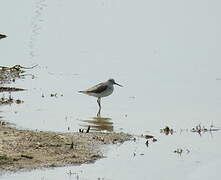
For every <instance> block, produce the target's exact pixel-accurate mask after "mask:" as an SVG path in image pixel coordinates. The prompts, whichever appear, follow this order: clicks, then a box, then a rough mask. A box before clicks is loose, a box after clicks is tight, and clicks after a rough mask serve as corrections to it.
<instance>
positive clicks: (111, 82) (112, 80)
mask: <svg viewBox="0 0 221 180" xmlns="http://www.w3.org/2000/svg"><path fill="white" fill-rule="evenodd" d="M108 82H109V83H110V84H116V85H118V86H120V87H123V86H122V85H120V84H118V83H116V82H115V80H114V79H112V78H111V79H109V80H108Z"/></svg>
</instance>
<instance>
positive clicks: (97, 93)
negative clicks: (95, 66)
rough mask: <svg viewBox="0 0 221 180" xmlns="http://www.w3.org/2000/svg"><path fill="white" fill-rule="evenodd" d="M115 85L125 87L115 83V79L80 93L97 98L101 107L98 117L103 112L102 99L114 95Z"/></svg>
mask: <svg viewBox="0 0 221 180" xmlns="http://www.w3.org/2000/svg"><path fill="white" fill-rule="evenodd" d="M114 84H116V85H118V86H120V87H123V86H122V85H120V84H118V83H116V82H115V80H114V79H109V80H107V81H105V82H102V83H99V84H97V85H95V86H93V87H91V88H88V89H86V90H84V91H78V92H80V93H83V94H87V95H89V96H94V97H97V98H98V99H97V103H98V106H99V111H98V113H97V116H99V115H100V111H101V98H102V97H106V96H109V95H111V94H112V93H113V91H114Z"/></svg>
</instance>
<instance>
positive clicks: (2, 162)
mask: <svg viewBox="0 0 221 180" xmlns="http://www.w3.org/2000/svg"><path fill="white" fill-rule="evenodd" d="M130 139H131V135H128V134H125V133H114V132H111V133H104V132H89V133H84V132H83V133H82V132H72V133H71V132H70V133H57V132H45V131H33V130H21V129H16V128H14V127H9V126H7V125H5V124H4V123H3V124H2V125H0V171H17V170H23V169H26V170H28V169H35V168H44V167H56V166H64V165H67V164H82V163H88V162H93V161H95V160H97V159H100V158H103V157H104V155H103V153H102V148H101V147H103V145H107V144H116V143H123V142H124V141H127V140H130Z"/></svg>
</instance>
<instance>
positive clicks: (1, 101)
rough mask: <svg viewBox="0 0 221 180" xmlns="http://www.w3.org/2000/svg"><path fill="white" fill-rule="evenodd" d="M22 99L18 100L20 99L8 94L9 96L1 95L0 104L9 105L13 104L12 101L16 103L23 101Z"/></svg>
mask: <svg viewBox="0 0 221 180" xmlns="http://www.w3.org/2000/svg"><path fill="white" fill-rule="evenodd" d="M23 102H24V101H22V100H20V99H14V98H12V97H11V95H9V97H8V98H7V97H1V98H0V105H8V104H9V105H10V104H13V103H16V104H21V103H23Z"/></svg>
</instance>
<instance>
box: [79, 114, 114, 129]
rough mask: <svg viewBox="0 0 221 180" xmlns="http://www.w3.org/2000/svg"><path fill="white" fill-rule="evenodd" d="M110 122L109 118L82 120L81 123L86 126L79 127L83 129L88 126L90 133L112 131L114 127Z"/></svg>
mask: <svg viewBox="0 0 221 180" xmlns="http://www.w3.org/2000/svg"><path fill="white" fill-rule="evenodd" d="M111 120H112V119H111V118H107V117H101V116H97V117H92V119H88V120H82V122H86V123H87V124H84V125H81V126H82V127H84V128H87V127H88V126H90V127H91V130H92V131H113V129H114V127H113V122H112V121H111Z"/></svg>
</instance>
